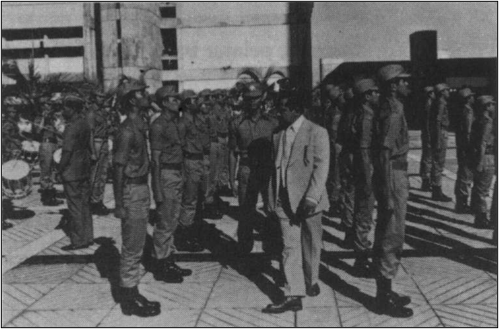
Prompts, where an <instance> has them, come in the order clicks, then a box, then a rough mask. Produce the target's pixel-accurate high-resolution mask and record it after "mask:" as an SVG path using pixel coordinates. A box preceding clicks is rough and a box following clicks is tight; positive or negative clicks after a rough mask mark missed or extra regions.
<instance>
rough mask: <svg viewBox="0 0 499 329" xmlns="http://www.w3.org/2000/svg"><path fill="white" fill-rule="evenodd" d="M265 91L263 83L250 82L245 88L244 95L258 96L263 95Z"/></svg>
mask: <svg viewBox="0 0 499 329" xmlns="http://www.w3.org/2000/svg"><path fill="white" fill-rule="evenodd" d="M264 93H265V88H264V86H262V84H261V83H258V82H250V83H248V84H247V85H246V86H245V88H244V89H243V97H247V98H256V97H261V96H262V95H263V94H264Z"/></svg>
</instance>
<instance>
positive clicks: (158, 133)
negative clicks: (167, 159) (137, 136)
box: [149, 121, 165, 151]
mask: <svg viewBox="0 0 499 329" xmlns="http://www.w3.org/2000/svg"><path fill="white" fill-rule="evenodd" d="M161 128H162V126H161V125H160V124H158V122H157V121H156V122H155V123H154V124H153V125H152V126H151V131H150V133H149V139H150V141H151V150H154V151H161V150H163V149H164V147H165V145H163V144H164V142H165V141H164V138H162V137H163V136H162V129H161Z"/></svg>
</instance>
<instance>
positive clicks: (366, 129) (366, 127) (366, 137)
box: [360, 113, 373, 148]
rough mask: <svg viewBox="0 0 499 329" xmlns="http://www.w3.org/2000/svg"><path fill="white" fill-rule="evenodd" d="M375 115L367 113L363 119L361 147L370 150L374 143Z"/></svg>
mask: <svg viewBox="0 0 499 329" xmlns="http://www.w3.org/2000/svg"><path fill="white" fill-rule="evenodd" d="M372 128H373V115H372V114H371V113H365V114H364V116H363V118H362V131H361V135H360V147H361V148H370V147H371V141H372Z"/></svg>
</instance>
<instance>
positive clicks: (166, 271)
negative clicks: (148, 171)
mask: <svg viewBox="0 0 499 329" xmlns="http://www.w3.org/2000/svg"><path fill="white" fill-rule="evenodd" d="M155 95H156V101H157V102H158V104H159V106H161V107H162V108H163V111H162V113H161V115H160V116H159V117H158V118H157V119H156V120H155V121H154V123H153V124H152V125H151V130H150V140H151V152H152V157H151V158H152V186H153V193H154V200H155V201H156V209H157V212H158V217H159V221H158V222H157V223H156V225H155V226H154V233H153V244H154V248H153V253H152V254H153V258H154V259H155V263H156V264H155V266H154V277H155V279H156V280H161V281H164V282H170V283H180V282H183V276H188V275H191V274H192V271H191V270H188V269H182V268H180V267H179V266H178V265H177V264H175V262H174V260H173V253H174V252H175V245H174V241H173V239H174V232H175V229H176V228H177V225H178V220H179V217H180V204H181V202H182V192H183V173H182V166H183V162H184V157H183V154H182V152H183V151H182V146H183V139H184V135H185V129H184V127H183V125H182V124H181V123H180V122H179V118H178V115H179V106H180V100H179V96H178V94H177V93H176V92H175V91H173V90H171V88H169V87H167V86H165V87H162V88H159V89H158V90H157V91H156V94H155Z"/></svg>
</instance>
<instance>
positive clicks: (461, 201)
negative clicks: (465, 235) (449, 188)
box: [454, 197, 471, 214]
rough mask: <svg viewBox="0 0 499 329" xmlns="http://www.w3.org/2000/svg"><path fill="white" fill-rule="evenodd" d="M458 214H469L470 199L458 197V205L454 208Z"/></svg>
mask: <svg viewBox="0 0 499 329" xmlns="http://www.w3.org/2000/svg"><path fill="white" fill-rule="evenodd" d="M454 210H455V211H456V214H469V213H471V208H470V206H468V200H467V199H466V198H463V197H456V207H455V208H454Z"/></svg>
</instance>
